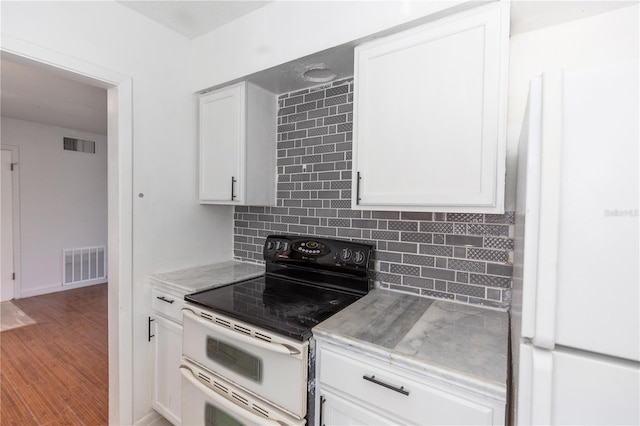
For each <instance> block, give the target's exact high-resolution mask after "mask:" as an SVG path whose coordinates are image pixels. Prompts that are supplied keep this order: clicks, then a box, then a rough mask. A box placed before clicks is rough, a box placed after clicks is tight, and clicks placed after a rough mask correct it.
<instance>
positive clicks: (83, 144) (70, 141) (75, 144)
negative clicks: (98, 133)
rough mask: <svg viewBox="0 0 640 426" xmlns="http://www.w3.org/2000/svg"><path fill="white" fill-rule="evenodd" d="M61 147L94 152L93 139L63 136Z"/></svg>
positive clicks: (68, 149)
mask: <svg viewBox="0 0 640 426" xmlns="http://www.w3.org/2000/svg"><path fill="white" fill-rule="evenodd" d="M63 147H64V149H65V150H67V151H77V152H86V153H88V154H95V153H96V143H95V141H88V140H84V139H76V138H67V137H65V138H64V140H63Z"/></svg>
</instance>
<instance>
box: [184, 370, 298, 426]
mask: <svg viewBox="0 0 640 426" xmlns="http://www.w3.org/2000/svg"><path fill="white" fill-rule="evenodd" d="M180 372H181V373H182V377H183V378H182V413H183V414H182V424H184V425H190V426H191V425H194V426H195V425H206V426H220V425H224V426H240V425H246V426H249V425H260V426H262V425H265V426H267V425H268V426H282V425H291V426H302V425H304V424H305V421H304V420H301V419H296V418H294V417H292V416H290V415H288V414H286V413H285V412H283V411H281V410H278V409H277V408H275V407H273V406H272V405H270V404H267V403H265V402H264V401H262V400H260V399H258V398H255V397H254V396H252V395H250V394H248V393H247V392H244V391H243V390H241V389H239V388H237V387H235V386H234V385H233V384H232V383H229V382H228V381H226V380H224V379H222V378H220V377H217V376H216V375H213V374H211V373H210V372H208V371H206V370H203V369H201V368H200V367H198V366H196V365H194V364H192V363H190V362H188V361H186V360H184V361H183V364H182V365H181V366H180Z"/></svg>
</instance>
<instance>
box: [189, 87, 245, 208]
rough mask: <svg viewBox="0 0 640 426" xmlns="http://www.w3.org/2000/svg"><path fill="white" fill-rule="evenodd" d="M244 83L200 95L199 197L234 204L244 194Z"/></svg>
mask: <svg viewBox="0 0 640 426" xmlns="http://www.w3.org/2000/svg"><path fill="white" fill-rule="evenodd" d="M245 93H246V84H245V83H244V82H243V83H239V84H234V85H233V86H229V87H225V88H224V89H220V90H216V91H213V92H211V93H208V94H206V95H203V96H202V97H201V98H200V135H199V140H200V150H199V152H200V170H199V175H200V201H201V202H202V203H224V204H236V203H241V202H242V201H243V196H244V190H243V186H244V181H243V180H244V152H245V141H246V139H245V133H246V129H245V116H246V97H245Z"/></svg>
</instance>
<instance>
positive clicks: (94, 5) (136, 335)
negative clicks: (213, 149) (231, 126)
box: [0, 1, 232, 421]
mask: <svg viewBox="0 0 640 426" xmlns="http://www.w3.org/2000/svg"><path fill="white" fill-rule="evenodd" d="M0 7H1V27H0V28H1V31H2V39H1V40H0V43H2V45H4V43H6V42H7V40H16V39H17V40H21V41H23V42H24V43H25V44H26V45H34V46H37V47H39V48H41V49H48V50H50V51H54V52H56V54H57V55H58V56H62V55H64V56H65V57H68V58H69V64H70V65H69V67H70V68H72V69H73V65H74V64H75V62H74V61H77V60H79V61H83V62H85V63H89V64H92V65H95V66H98V67H101V68H104V69H108V70H113V71H114V72H117V73H119V74H122V75H126V76H130V77H131V80H132V86H133V136H132V137H133V193H134V197H133V198H134V199H133V215H134V217H133V289H132V293H133V296H132V297H133V302H132V303H133V307H134V308H133V309H134V311H133V339H132V341H126V342H121V343H122V345H123V346H122V351H123V352H126V351H127V350H128V348H130V347H131V346H133V363H134V368H133V377H132V378H131V380H132V381H133V395H134V396H133V398H134V403H133V419H134V420H138V419H140V418H141V417H143V416H144V415H145V414H147V413H149V412H150V410H151V387H150V383H151V375H150V373H151V362H150V359H151V358H150V357H151V353H152V352H151V344H150V343H148V342H147V316H148V315H150V313H151V311H150V300H151V292H150V286H149V283H148V281H147V279H146V277H147V276H148V275H149V274H152V273H155V272H162V271H168V270H173V269H178V268H181V267H186V266H191V265H195V264H201V263H206V262H210V261H215V260H222V259H231V256H232V209H231V208H229V207H225V206H202V205H200V204H199V203H198V200H197V180H196V176H197V167H196V164H197V161H196V158H197V151H196V147H197V143H196V117H197V115H196V112H197V109H196V106H197V103H196V98H195V95H194V94H193V92H192V87H191V86H192V85H191V79H190V69H189V56H188V52H189V45H190V41H189V40H188V39H186V38H184V37H182V36H180V35H178V34H176V33H175V32H172V31H170V30H168V29H166V28H165V27H162V26H160V25H159V24H156V23H154V22H152V21H151V20H148V19H146V18H144V17H142V16H141V15H139V14H138V13H136V12H133V11H132V10H130V9H128V8H126V7H124V6H122V5H120V4H118V3H117V2H111V1H106V2H79V1H78V2H57V1H42V2H31V1H28V2H24V1H15V2H13V1H3V2H1V4H0ZM18 53H19V52H18ZM27 53H28V52H27ZM138 194H144V196H143V197H139V196H138ZM125 411H126V410H125ZM122 421H127V420H126V419H123V420H122Z"/></svg>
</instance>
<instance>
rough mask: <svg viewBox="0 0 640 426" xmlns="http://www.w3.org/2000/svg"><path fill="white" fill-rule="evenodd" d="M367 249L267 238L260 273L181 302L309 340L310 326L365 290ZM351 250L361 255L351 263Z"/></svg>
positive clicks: (340, 243) (334, 242) (323, 241)
mask: <svg viewBox="0 0 640 426" xmlns="http://www.w3.org/2000/svg"><path fill="white" fill-rule="evenodd" d="M276 243H277V245H276ZM310 243H315V244H310ZM308 247H311V248H308ZM318 247H320V249H318ZM347 249H348V250H349V251H350V252H351V256H347V254H348V253H349V252H347V251H345V250H347ZM370 250H371V246H368V245H364V244H358V243H351V242H345V241H338V240H327V239H317V238H313V239H311V238H304V237H286V236H270V237H268V238H267V241H266V243H265V250H264V254H265V260H266V262H267V274H266V275H264V276H261V277H258V278H254V279H250V280H246V281H241V282H237V283H233V284H230V285H227V286H223V287H217V288H213V289H209V290H203V291H200V292H197V293H194V294H190V295H187V296H185V300H186V301H187V302H190V303H194V304H196V305H199V306H202V307H204V308H208V309H211V310H212V311H214V312H218V313H220V314H223V315H226V316H228V317H231V318H234V319H237V320H240V321H244V322H246V323H249V324H252V325H255V326H258V327H261V328H263V329H265V330H268V331H271V332H274V333H278V334H281V335H284V336H287V337H290V338H293V339H296V340H300V341H304V340H307V339H309V338H310V337H311V328H313V327H314V326H316V325H317V324H319V323H320V322H322V321H324V320H325V319H327V318H329V317H330V316H331V315H333V314H335V313H337V312H338V311H340V310H342V309H344V308H345V307H347V306H349V305H350V304H351V303H353V302H355V301H356V300H358V299H359V298H360V297H362V296H363V295H365V294H366V293H367V292H368V285H369V282H368V278H367V270H368V262H369V256H370ZM355 252H359V253H362V254H364V256H365V258H364V259H360V258H357V260H358V263H357V264H356V263H355V262H354V261H353V260H352V256H353V253H355ZM345 258H346V259H345Z"/></svg>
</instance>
